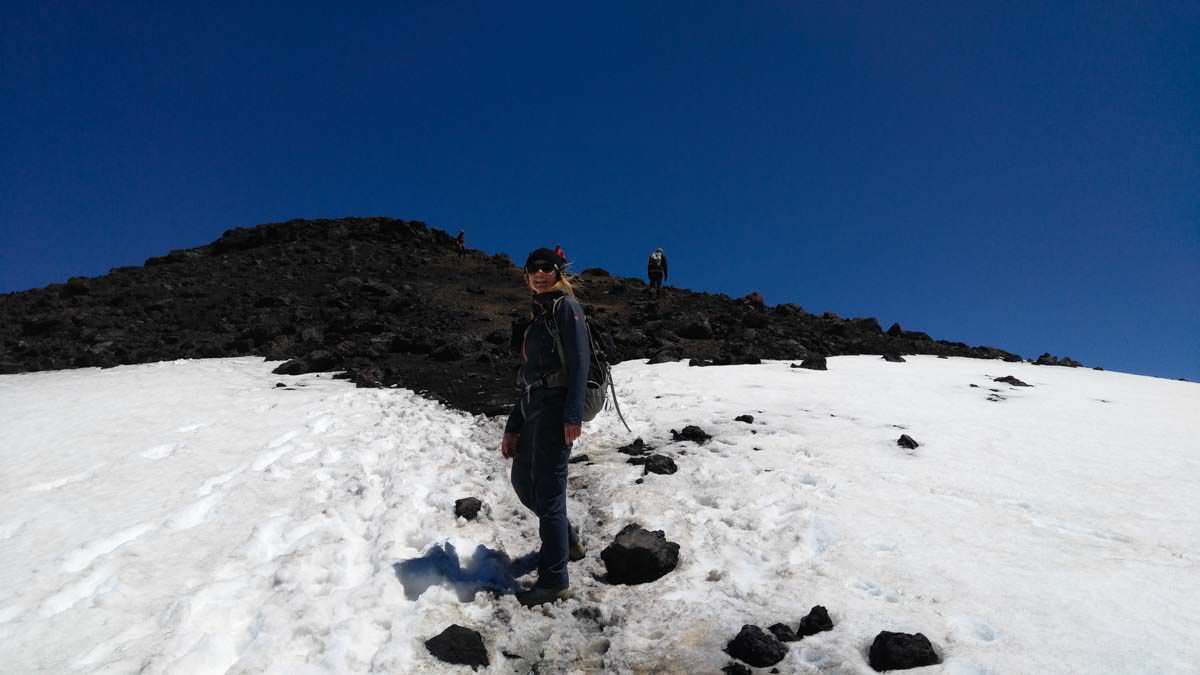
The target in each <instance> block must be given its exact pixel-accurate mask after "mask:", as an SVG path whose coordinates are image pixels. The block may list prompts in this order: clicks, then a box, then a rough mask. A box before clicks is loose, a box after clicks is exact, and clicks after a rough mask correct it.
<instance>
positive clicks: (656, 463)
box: [625, 454, 679, 476]
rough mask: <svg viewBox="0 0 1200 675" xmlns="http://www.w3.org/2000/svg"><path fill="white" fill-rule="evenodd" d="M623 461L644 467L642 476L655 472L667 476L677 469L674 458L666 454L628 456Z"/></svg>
mask: <svg viewBox="0 0 1200 675" xmlns="http://www.w3.org/2000/svg"><path fill="white" fill-rule="evenodd" d="M625 461H626V462H628V463H629V464H634V465H641V466H643V467H644V469H645V470H644V471H643V473H642V475H643V476H644V475H646V474H648V473H657V474H660V475H664V476H669V475H671V474H673V473H675V472H676V471H678V470H679V467H677V466H675V460H673V459H671V458H670V457H667V456H666V455H657V454H655V455H649V456H642V457H630V458H629V459H627V460H625Z"/></svg>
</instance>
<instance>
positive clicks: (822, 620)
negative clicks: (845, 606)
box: [796, 605, 833, 637]
mask: <svg viewBox="0 0 1200 675" xmlns="http://www.w3.org/2000/svg"><path fill="white" fill-rule="evenodd" d="M827 630H833V619H831V618H829V610H827V609H825V607H823V606H821V605H816V606H814V607H813V608H812V609H810V610H808V616H806V617H804V618H803V619H800V627H799V628H797V629H796V634H797V635H799V636H800V637H804V636H805V635H816V634H817V633H823V632H825V631H827Z"/></svg>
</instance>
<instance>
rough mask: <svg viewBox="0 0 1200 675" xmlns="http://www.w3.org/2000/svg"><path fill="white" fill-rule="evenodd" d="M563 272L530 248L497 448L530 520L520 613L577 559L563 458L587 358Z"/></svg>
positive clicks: (577, 424) (575, 426)
mask: <svg viewBox="0 0 1200 675" xmlns="http://www.w3.org/2000/svg"><path fill="white" fill-rule="evenodd" d="M565 266H566V261H565V260H564V259H563V257H562V256H560V255H558V254H557V253H555V252H554V251H551V250H550V249H548V248H539V249H537V250H536V251H534V252H532V253H530V254H529V258H528V259H527V260H526V261H525V283H526V285H528V286H529V290H530V291H531V292H532V293H533V302H532V307H531V309H532V313H533V320H532V322H531V323H530V324H529V326H528V327H527V328H526V329H525V335H524V338H523V340H522V343H521V370H520V372H519V373H518V375H517V386H518V388H519V389H520V392H521V394H520V399H519V400H518V401H517V404H516V405H515V406H513V411H512V414H511V415H509V417H508V424H506V425H505V427H504V439H503V441H502V442H501V444H500V453H501V454H502V455H504V457H505V458H508V459H512V460H513V467H512V485H513V489H515V490H516V492H517V497H518V498H520V500H521V503H522V504H524V505H525V506H526V507H527V508H528V509H529V510H531V511H533V512H534V513H536V514H537V517H538V534H539V535H540V537H541V552H540V555H539V557H538V579H537V583H536V584H534V586H533V588H531V589H529V590H527V591H522V592H520V593H517V600H518V601H520V603H521V604H522V605H525V606H527V607H531V606H533V605H540V604H542V603H545V602H553V601H555V600H557V599H558V598H561V597H564V596H565V592H566V590H567V586H568V585H569V584H568V579H567V560H568V557H569V558H570V559H571V560H581V559H582V558H583V556H584V552H583V547H582V546H581V545H580V543H579V537H578V535H577V534H576V531H575V529H574V528H573V527H571V524H570V522H569V521H568V520H567V460H568V459H569V458H570V455H571V444H572V443H574V442H575V440H576V439H578V438H579V434H580V431H581V429H582V426H583V407H584V398H585V395H586V393H587V377H588V367H589V364H590V363H591V358H592V354H591V347H590V343H589V338H588V332H587V330H588V329H587V324H586V321H585V319H584V313H583V307H582V306H581V305H580V304H579V301H578V300H576V299H575V291H574V289H572V288H571V282H570V280H569V279H568V278H567V276H566V274H565V273H564V271H563V268H564V267H565ZM556 336H557V337H556Z"/></svg>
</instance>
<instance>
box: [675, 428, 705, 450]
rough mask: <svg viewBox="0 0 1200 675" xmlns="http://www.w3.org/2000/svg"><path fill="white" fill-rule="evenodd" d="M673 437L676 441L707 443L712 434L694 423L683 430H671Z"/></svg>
mask: <svg viewBox="0 0 1200 675" xmlns="http://www.w3.org/2000/svg"><path fill="white" fill-rule="evenodd" d="M671 438H672V439H673V440H675V441H676V442H678V441H692V442H694V443H696V444H697V445H704V444H705V443H707V442H708V440H709V439H711V438H712V436H711V435H709V434H706V433H704V430H703V429H701V428H700V427H698V426H696V425H694V424H689V425H687V426H686V427H684V428H683V431H675V430H674V429H672V430H671Z"/></svg>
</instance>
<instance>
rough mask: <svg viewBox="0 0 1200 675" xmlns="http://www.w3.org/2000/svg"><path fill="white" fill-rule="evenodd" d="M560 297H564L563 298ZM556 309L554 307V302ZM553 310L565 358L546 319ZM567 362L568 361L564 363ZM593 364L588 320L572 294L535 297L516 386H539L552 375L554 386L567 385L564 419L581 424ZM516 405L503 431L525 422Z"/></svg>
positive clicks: (518, 405)
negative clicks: (559, 352) (560, 357)
mask: <svg viewBox="0 0 1200 675" xmlns="http://www.w3.org/2000/svg"><path fill="white" fill-rule="evenodd" d="M560 298H561V299H560ZM556 300H557V301H558V302H557V308H555V304H556V303H555V301H556ZM551 312H553V314H554V316H553V321H554V325H555V326H556V328H557V330H558V335H559V337H560V338H561V339H562V349H563V358H562V360H560V359H559V357H558V349H557V347H556V346H555V344H554V336H553V335H552V334H551V333H550V327H549V326H548V325H547V319H548V318H549V315H550V313H551ZM564 361H565V363H564ZM591 363H592V347H591V344H590V343H589V342H588V333H587V322H586V321H585V319H584V314H583V306H582V305H580V304H579V301H578V300H576V299H575V298H574V297H573V296H570V295H567V294H565V293H563V292H562V291H551V292H549V293H542V294H540V295H535V296H534V297H533V322H532V323H530V324H529V327H528V328H526V329H525V339H524V341H523V343H522V346H521V370H520V372H519V373H518V374H517V385H518V386H519V387H521V388H522V389H523V390H524V389H525V388H526V387H528V386H529V385H531V384H532V385H534V386H538V383H540V382H544V380H543V378H545V377H547V376H553V377H554V380H553V382H552V383H551V386H565V387H566V390H567V397H566V402H565V403H564V404H563V422H564V423H568V424H580V423H581V422H582V420H583V399H584V397H585V396H586V395H587V377H588V369H589V368H590V366H591ZM521 396H522V400H521V401H518V402H517V405H515V406H513V411H512V414H511V415H509V417H508V424H506V425H505V427H504V430H505V431H506V432H511V433H519V432H520V431H521V426H522V425H523V424H524V423H525V415H524V412H523V410H522V407H521V404H522V403H523V402H525V400H527V396H526V395H525V393H524V392H523V393H522V395H521Z"/></svg>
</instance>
